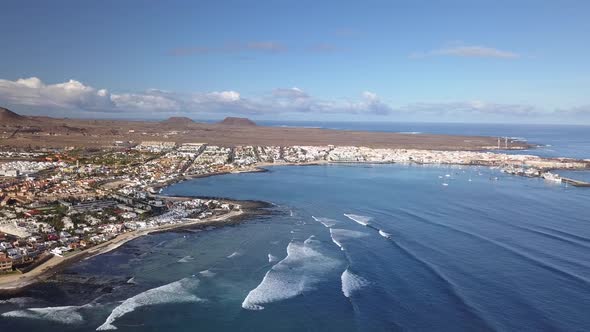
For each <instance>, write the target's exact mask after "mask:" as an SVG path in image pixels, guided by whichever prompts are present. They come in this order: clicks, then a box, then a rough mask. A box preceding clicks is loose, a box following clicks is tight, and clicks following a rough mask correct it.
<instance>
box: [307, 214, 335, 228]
mask: <svg viewBox="0 0 590 332" xmlns="http://www.w3.org/2000/svg"><path fill="white" fill-rule="evenodd" d="M311 217H312V218H313V220H315V221H317V222H319V223H321V224H322V225H324V226H326V227H328V228H330V227H334V226H336V225H337V224H338V220H334V219H330V218H322V217H320V218H318V217H314V216H311Z"/></svg>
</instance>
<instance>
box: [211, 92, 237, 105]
mask: <svg viewBox="0 0 590 332" xmlns="http://www.w3.org/2000/svg"><path fill="white" fill-rule="evenodd" d="M207 95H208V96H209V97H211V98H213V100H214V101H220V102H225V103H231V102H236V101H239V100H240V94H239V93H238V92H235V91H221V92H217V91H214V92H210V93H208V94H207Z"/></svg>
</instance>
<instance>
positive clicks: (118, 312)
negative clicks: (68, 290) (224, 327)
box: [96, 278, 202, 331]
mask: <svg viewBox="0 0 590 332" xmlns="http://www.w3.org/2000/svg"><path fill="white" fill-rule="evenodd" d="M198 285H199V280H198V279H195V278H184V279H181V280H178V281H175V282H172V283H169V284H166V285H163V286H160V287H156V288H152V289H148V290H146V291H145V292H143V293H139V294H137V295H135V296H133V297H130V298H128V299H127V300H125V301H123V303H121V304H120V305H119V306H117V307H116V308H115V309H113V311H112V312H111V314H110V315H109V317H107V319H106V321H105V322H104V323H103V324H102V325H101V326H99V327H98V328H97V329H96V330H97V331H103V330H116V329H117V327H116V326H115V325H113V323H114V322H115V320H117V319H118V318H120V317H122V316H124V315H126V314H128V313H130V312H133V311H135V309H137V308H140V307H144V306H150V305H156V304H164V303H185V302H200V301H202V299H200V298H198V297H197V296H196V295H194V294H192V293H191V291H192V290H194V289H195V288H197V286H198Z"/></svg>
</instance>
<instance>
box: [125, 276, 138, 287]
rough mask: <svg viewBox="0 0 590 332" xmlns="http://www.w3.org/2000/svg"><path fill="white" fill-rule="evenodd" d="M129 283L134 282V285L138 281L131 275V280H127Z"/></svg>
mask: <svg viewBox="0 0 590 332" xmlns="http://www.w3.org/2000/svg"><path fill="white" fill-rule="evenodd" d="M127 283H128V284H134V285H136V284H137V282H136V281H135V277H131V278H130V279H129V280H127Z"/></svg>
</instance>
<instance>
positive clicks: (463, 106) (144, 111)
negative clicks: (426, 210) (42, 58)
mask: <svg viewBox="0 0 590 332" xmlns="http://www.w3.org/2000/svg"><path fill="white" fill-rule="evenodd" d="M0 106H16V107H17V108H18V107H19V106H22V108H25V109H27V110H29V113H32V114H39V115H50V114H56V113H59V114H68V116H79V117H90V116H92V117H101V116H102V117H128V118H164V117H168V116H170V115H185V116H188V117H193V118H220V117H223V116H227V115H244V116H253V117H257V118H266V119H269V118H273V117H275V116H282V115H294V116H295V117H299V118H306V119H321V118H324V119H325V118H332V119H339V118H340V117H342V116H344V117H345V118H348V119H350V118H356V119H363V120H368V119H370V118H373V119H374V120H381V119H383V118H384V117H387V119H388V120H390V121H395V120H409V121H412V120H418V121H422V120H428V121H475V122H477V121H498V122H539V121H538V120H544V121H545V122H547V121H548V122H564V121H570V122H575V120H576V119H579V120H583V121H587V120H590V105H583V106H579V107H573V108H570V109H558V110H554V111H543V110H540V109H539V108H537V107H535V106H532V105H524V104H506V103H495V102H486V101H479V100H475V101H450V102H449V101H447V102H417V103H411V104H407V105H401V106H397V107H393V106H391V105H389V104H388V103H386V102H384V101H383V100H382V99H381V98H380V97H379V96H378V95H377V94H376V93H374V92H371V91H364V92H362V93H360V95H359V96H358V97H356V98H341V99H324V98H319V97H316V96H313V95H311V94H310V93H308V92H307V91H305V90H303V89H301V88H298V87H291V88H275V89H273V90H271V91H269V92H268V93H266V94H263V95H260V96H254V97H247V96H243V95H242V94H240V92H238V91H233V90H227V91H209V92H194V93H178V92H173V91H165V90H158V89H150V90H146V91H140V92H132V93H116V92H109V91H108V90H107V89H97V88H94V87H92V86H89V85H86V84H84V83H82V82H79V81H76V80H73V79H72V80H68V81H67V82H63V83H56V84H47V83H45V82H43V81H41V80H40V79H39V78H37V77H30V78H21V79H18V80H15V81H11V80H4V79H0ZM101 114H102V115H101Z"/></svg>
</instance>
